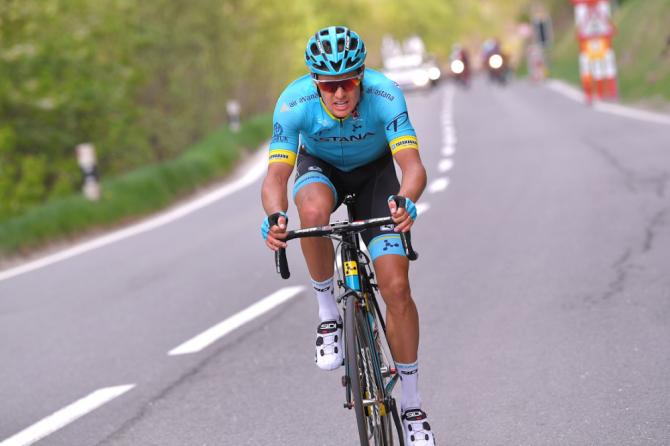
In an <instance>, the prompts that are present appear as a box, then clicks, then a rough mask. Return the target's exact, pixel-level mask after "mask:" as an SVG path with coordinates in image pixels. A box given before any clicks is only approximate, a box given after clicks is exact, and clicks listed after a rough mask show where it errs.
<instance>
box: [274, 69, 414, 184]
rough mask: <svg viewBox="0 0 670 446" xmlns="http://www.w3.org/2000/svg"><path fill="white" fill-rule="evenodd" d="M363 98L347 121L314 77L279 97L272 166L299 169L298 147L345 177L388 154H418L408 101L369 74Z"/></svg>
mask: <svg viewBox="0 0 670 446" xmlns="http://www.w3.org/2000/svg"><path fill="white" fill-rule="evenodd" d="M361 85H362V87H363V91H362V92H361V99H360V101H359V103H358V106H357V107H356V109H355V110H354V112H353V113H352V114H351V115H350V116H347V117H346V118H342V119H339V118H336V117H335V116H333V115H332V114H331V113H330V112H329V111H328V109H327V108H326V106H325V104H324V103H323V101H322V100H321V98H320V97H319V93H318V91H317V87H316V85H315V84H314V81H313V80H312V77H311V76H310V75H305V76H303V77H301V78H299V79H297V80H295V81H294V82H292V83H291V84H290V85H289V86H288V87H286V89H285V90H284V92H283V93H282V94H281V96H279V100H278V101H277V105H276V107H275V111H274V128H273V135H272V142H271V143H270V157H269V162H270V163H275V162H282V163H287V164H290V165H295V161H296V156H297V153H298V147H299V145H303V146H304V147H305V150H306V151H307V153H309V154H310V155H312V156H314V157H316V158H319V159H322V160H323V161H325V162H327V163H328V164H330V165H332V166H335V167H336V168H337V169H340V170H342V171H345V172H350V171H351V170H353V169H355V168H357V167H360V166H363V165H366V164H369V163H371V162H372V161H374V160H376V159H378V158H380V157H381V156H382V155H383V154H384V153H385V152H386V151H387V150H391V152H392V153H393V154H394V155H395V154H396V153H397V152H399V151H400V150H404V149H418V144H417V140H416V133H415V131H414V128H413V127H412V123H411V122H410V120H409V115H408V114H407V104H406V103H405V97H404V96H403V94H402V91H401V90H400V88H398V86H397V85H396V84H395V83H394V82H393V81H391V80H390V79H388V78H387V77H386V76H384V75H383V74H381V73H379V72H377V71H375V70H371V69H367V68H366V69H365V76H364V78H363V82H362V84H361Z"/></svg>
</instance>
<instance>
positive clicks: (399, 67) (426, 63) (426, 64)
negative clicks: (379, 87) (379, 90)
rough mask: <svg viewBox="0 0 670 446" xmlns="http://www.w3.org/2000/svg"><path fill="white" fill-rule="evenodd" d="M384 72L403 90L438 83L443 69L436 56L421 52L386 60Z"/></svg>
mask: <svg viewBox="0 0 670 446" xmlns="http://www.w3.org/2000/svg"><path fill="white" fill-rule="evenodd" d="M382 73H384V75H386V77H388V78H389V79H391V80H392V81H394V82H395V83H396V84H398V86H399V87H400V88H401V89H403V90H414V89H424V88H430V87H434V86H435V85H437V83H438V81H439V80H440V77H442V71H441V70H440V68H439V67H438V65H437V62H436V61H435V59H434V58H432V57H430V56H424V55H421V54H405V55H398V56H394V57H391V58H387V59H385V60H384V68H383V69H382Z"/></svg>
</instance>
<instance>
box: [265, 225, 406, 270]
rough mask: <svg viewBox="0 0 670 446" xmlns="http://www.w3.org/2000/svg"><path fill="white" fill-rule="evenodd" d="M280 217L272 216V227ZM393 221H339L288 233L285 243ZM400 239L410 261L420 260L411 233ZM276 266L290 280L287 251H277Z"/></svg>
mask: <svg viewBox="0 0 670 446" xmlns="http://www.w3.org/2000/svg"><path fill="white" fill-rule="evenodd" d="M278 219H279V215H271V216H270V226H273V225H276V224H277V220H278ZM393 224H394V223H393V219H392V218H391V217H379V218H371V219H368V220H360V221H352V222H348V221H337V222H333V223H331V224H329V225H326V226H315V227H313V228H304V229H296V230H293V231H288V232H287V235H286V238H285V239H284V241H286V242H287V241H289V240H293V239H297V238H305V237H326V236H329V235H343V234H351V233H359V232H362V231H364V230H366V229H368V228H373V227H377V226H386V225H393ZM400 239H401V240H402V246H403V248H404V249H405V254H406V255H407V258H408V259H409V260H416V259H418V258H419V254H418V253H417V252H416V251H414V248H412V237H411V235H410V233H409V232H401V233H400ZM275 266H276V267H277V272H278V273H279V274H281V277H282V279H288V278H289V277H290V276H291V273H290V271H289V269H288V261H287V259H286V249H285V248H280V249H279V250H277V251H275Z"/></svg>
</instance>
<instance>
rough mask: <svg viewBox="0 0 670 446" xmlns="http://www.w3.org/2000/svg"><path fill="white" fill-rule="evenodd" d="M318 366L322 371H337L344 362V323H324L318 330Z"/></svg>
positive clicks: (316, 359)
mask: <svg viewBox="0 0 670 446" xmlns="http://www.w3.org/2000/svg"><path fill="white" fill-rule="evenodd" d="M315 361H316V365H317V366H319V368H320V369H321V370H335V369H336V368H338V367H340V366H341V365H342V363H343V361H344V351H343V349H342V322H341V321H324V322H321V323H320V324H319V326H318V327H317V329H316V357H315Z"/></svg>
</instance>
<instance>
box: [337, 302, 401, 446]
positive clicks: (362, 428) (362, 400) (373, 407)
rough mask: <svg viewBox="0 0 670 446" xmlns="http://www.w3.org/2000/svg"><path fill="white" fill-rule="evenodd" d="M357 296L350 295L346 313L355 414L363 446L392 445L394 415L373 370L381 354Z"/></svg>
mask: <svg viewBox="0 0 670 446" xmlns="http://www.w3.org/2000/svg"><path fill="white" fill-rule="evenodd" d="M357 305H358V303H357V298H356V296H349V298H348V299H347V303H346V307H345V309H346V313H345V318H346V321H345V328H344V330H345V342H346V350H345V353H346V356H347V374H348V376H349V382H350V386H351V397H352V400H353V401H352V402H353V405H354V411H355V413H356V423H357V425H358V435H359V439H360V442H361V446H369V445H370V444H372V445H375V446H391V445H393V434H392V424H393V421H392V412H393V409H395V407H387V403H386V399H385V392H384V383H383V382H379V378H378V377H379V371H378V370H377V371H376V370H374V369H375V367H374V364H376V363H377V361H378V359H377V358H378V357H379V356H378V351H377V349H376V348H375V347H374V346H375V343H374V342H371V341H372V336H371V332H370V326H369V324H368V322H367V320H366V315H365V314H364V312H363V311H362V310H361V309H360V308H358V306H357Z"/></svg>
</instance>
